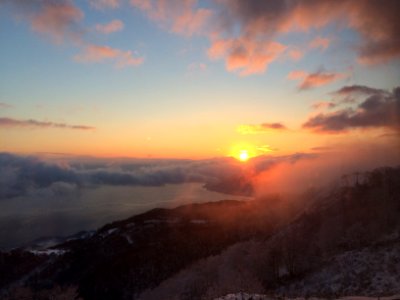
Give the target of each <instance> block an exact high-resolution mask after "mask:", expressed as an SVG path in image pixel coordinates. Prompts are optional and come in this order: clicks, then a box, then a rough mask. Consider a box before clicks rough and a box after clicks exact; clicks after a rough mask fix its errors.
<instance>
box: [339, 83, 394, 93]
mask: <svg viewBox="0 0 400 300" xmlns="http://www.w3.org/2000/svg"><path fill="white" fill-rule="evenodd" d="M385 93H387V92H386V91H384V90H381V89H376V88H371V87H368V86H365V85H348V86H344V87H342V88H341V89H339V90H337V91H335V92H333V94H336V95H340V96H347V95H353V94H358V95H376V94H385Z"/></svg>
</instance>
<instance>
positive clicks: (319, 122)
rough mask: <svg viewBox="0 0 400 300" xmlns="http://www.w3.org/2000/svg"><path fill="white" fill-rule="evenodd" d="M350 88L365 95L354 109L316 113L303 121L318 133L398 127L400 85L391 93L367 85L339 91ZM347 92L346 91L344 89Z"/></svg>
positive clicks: (399, 121)
mask: <svg viewBox="0 0 400 300" xmlns="http://www.w3.org/2000/svg"><path fill="white" fill-rule="evenodd" d="M343 90H344V91H349V90H352V91H353V92H354V91H357V92H360V91H363V93H364V94H367V95H368V96H367V98H366V99H364V101H362V102H361V103H360V104H358V106H357V108H355V109H354V108H346V109H341V110H337V111H335V112H332V113H326V114H318V115H317V116H314V117H311V118H310V119H309V120H308V121H307V122H305V123H304V124H303V127H304V128H309V129H312V130H314V131H317V132H333V133H334V132H341V131H346V130H348V129H354V128H377V127H386V128H392V129H395V130H399V129H400V87H397V88H395V89H394V90H393V91H392V92H391V93H390V92H382V91H381V90H375V93H374V89H371V88H368V87H361V88H360V87H356V88H354V87H344V88H342V89H341V90H339V91H343ZM346 93H347V92H346Z"/></svg>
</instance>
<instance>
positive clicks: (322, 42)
mask: <svg viewBox="0 0 400 300" xmlns="http://www.w3.org/2000/svg"><path fill="white" fill-rule="evenodd" d="M330 43H331V40H330V39H328V38H323V37H320V36H318V37H316V38H315V39H313V40H312V41H311V42H310V48H312V49H318V48H320V49H322V50H325V49H327V48H328V47H329V44H330Z"/></svg>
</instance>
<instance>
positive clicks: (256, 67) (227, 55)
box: [208, 38, 286, 76]
mask: <svg viewBox="0 0 400 300" xmlns="http://www.w3.org/2000/svg"><path fill="white" fill-rule="evenodd" d="M285 50H286V46H284V45H282V44H280V43H277V42H265V43H260V42H256V41H254V40H253V39H246V38H240V39H219V40H215V41H214V42H213V43H212V45H211V47H210V48H209V49H208V56H209V57H210V58H212V59H218V58H221V57H222V58H224V60H225V66H226V69H227V70H228V71H234V72H237V73H238V74H239V75H241V76H247V75H251V74H260V73H264V72H265V71H266V69H267V67H268V65H269V64H270V63H271V62H272V61H274V60H276V59H277V58H278V57H279V56H280V55H281V54H282V53H283V52H284V51H285Z"/></svg>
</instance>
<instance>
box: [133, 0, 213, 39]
mask: <svg viewBox="0 0 400 300" xmlns="http://www.w3.org/2000/svg"><path fill="white" fill-rule="evenodd" d="M130 3H131V5H132V6H133V7H135V8H138V9H139V10H141V11H143V12H144V13H145V14H146V15H147V16H148V17H149V18H150V19H152V20H154V21H156V22H158V23H159V24H160V25H162V26H165V27H167V28H168V29H169V30H171V31H172V32H174V33H177V34H182V35H187V36H191V35H193V34H196V33H200V32H201V31H202V30H203V27H204V25H205V24H206V22H207V20H208V19H209V18H210V17H211V15H212V11H211V10H209V9H205V8H197V7H196V5H197V0H168V1H167V0H131V1H130Z"/></svg>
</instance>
